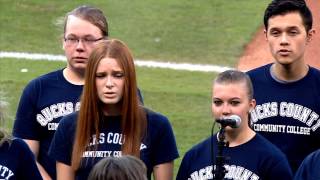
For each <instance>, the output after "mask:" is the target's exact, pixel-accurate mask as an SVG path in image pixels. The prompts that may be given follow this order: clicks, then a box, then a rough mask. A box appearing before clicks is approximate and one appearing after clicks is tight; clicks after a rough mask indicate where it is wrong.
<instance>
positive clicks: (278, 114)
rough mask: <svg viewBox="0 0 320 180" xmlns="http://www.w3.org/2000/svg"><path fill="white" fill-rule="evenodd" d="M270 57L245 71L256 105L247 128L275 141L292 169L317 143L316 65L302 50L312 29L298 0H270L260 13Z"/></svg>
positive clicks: (319, 86) (319, 79)
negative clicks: (262, 64)
mask: <svg viewBox="0 0 320 180" xmlns="http://www.w3.org/2000/svg"><path fill="white" fill-rule="evenodd" d="M264 26H265V31H264V32H265V37H266V40H267V42H268V44H269V47H270V51H271V53H272V56H273V58H274V62H273V63H271V64H267V65H265V66H262V67H259V68H256V69H254V70H251V71H249V72H248V75H249V76H250V78H251V80H252V83H253V88H254V98H255V99H256V101H257V105H256V107H255V108H254V110H253V111H251V125H252V128H253V129H254V130H255V131H256V132H259V133H260V134H261V135H263V136H264V137H266V138H267V139H268V140H269V141H271V142H272V143H273V144H275V145H276V146H278V147H279V148H280V149H281V150H282V151H283V152H284V153H285V154H286V156H287V158H288V160H289V163H290V166H291V168H292V170H293V172H295V171H296V170H297V168H298V167H299V165H300V163H301V162H302V160H303V159H304V158H305V157H306V156H307V155H308V154H310V153H311V152H313V151H315V150H316V149H318V148H320V141H319V138H320V128H319V127H320V120H319V114H320V105H319V102H320V71H319V70H317V69H315V68H313V67H311V66H309V65H307V64H306V62H305V59H304V53H305V50H306V48H307V47H308V44H309V43H310V41H311V40H312V37H313V36H314V34H315V30H314V29H312V14H311V11H310V9H309V8H308V7H307V5H306V3H305V1H304V0H273V1H272V2H271V3H270V4H269V5H268V7H267V9H266V11H265V15H264Z"/></svg>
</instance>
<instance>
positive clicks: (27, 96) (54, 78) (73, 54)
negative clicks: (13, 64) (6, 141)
mask: <svg viewBox="0 0 320 180" xmlns="http://www.w3.org/2000/svg"><path fill="white" fill-rule="evenodd" d="M107 37H108V23H107V19H106V17H105V16H104V14H103V12H102V11H101V10H99V9H97V8H94V7H89V6H80V7H78V8H76V9H74V10H72V11H71V12H69V13H67V15H66V18H65V23H64V38H63V49H64V51H65V55H66V57H67V66H66V68H64V69H60V70H56V71H54V72H51V73H48V74H45V75H42V76H40V77H38V78H35V79H33V80H32V81H31V82H30V83H29V84H28V85H27V86H26V87H25V89H24V91H23V94H22V96H21V99H20V102H19V106H18V110H17V114H16V120H15V122H14V128H13V135H14V136H16V137H19V138H22V139H24V140H25V142H26V143H27V144H28V146H29V147H30V149H31V150H32V152H33V153H34V155H35V157H36V159H37V165H38V168H39V170H40V172H41V175H42V177H43V179H56V164H55V161H54V160H53V159H51V158H50V157H49V156H48V154H47V152H48V149H49V146H50V143H51V140H52V138H53V135H54V133H55V130H56V129H57V127H58V125H59V121H60V119H61V118H62V117H63V116H65V115H68V114H70V113H72V112H74V111H77V110H79V108H80V102H79V101H80V95H81V92H82V88H83V84H84V73H85V68H86V65H87V61H88V58H89V55H90V53H91V52H92V50H93V48H94V47H95V45H96V44H97V43H98V42H99V41H101V40H103V39H107ZM65 143H69V142H65ZM62 145H63V144H62Z"/></svg>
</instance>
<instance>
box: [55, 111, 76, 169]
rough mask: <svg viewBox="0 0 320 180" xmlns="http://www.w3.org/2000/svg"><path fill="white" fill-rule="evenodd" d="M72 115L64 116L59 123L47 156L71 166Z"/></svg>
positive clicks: (73, 128) (73, 127)
mask: <svg viewBox="0 0 320 180" xmlns="http://www.w3.org/2000/svg"><path fill="white" fill-rule="evenodd" d="M74 114H75V113H73V114H71V115H68V116H65V117H63V118H62V120H61V121H60V123H59V126H58V129H57V131H56V132H55V134H54V137H53V139H52V142H51V145H50V149H49V156H50V157H51V158H53V159H55V160H56V161H58V162H61V163H64V164H66V165H69V166H70V165H71V155H72V148H73V138H74V133H75V123H74V121H75V120H76V119H75V118H74Z"/></svg>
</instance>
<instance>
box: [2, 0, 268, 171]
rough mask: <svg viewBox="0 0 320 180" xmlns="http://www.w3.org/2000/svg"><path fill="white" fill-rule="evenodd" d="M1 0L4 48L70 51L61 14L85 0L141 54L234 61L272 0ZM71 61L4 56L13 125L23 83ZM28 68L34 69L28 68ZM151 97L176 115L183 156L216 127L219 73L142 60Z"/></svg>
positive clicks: (143, 82)
mask: <svg viewBox="0 0 320 180" xmlns="http://www.w3.org/2000/svg"><path fill="white" fill-rule="evenodd" d="M87 2H88V1H82V0H78V1H68V0H67V1H66V0H64V1H62V0H55V1H43V0H1V1H0V51H14V52H32V53H49V54H63V51H62V48H61V40H60V39H61V33H62V31H61V29H60V28H61V27H60V26H59V24H60V25H61V20H62V17H63V16H64V14H65V13H66V12H67V11H69V10H71V9H73V8H74V7H76V6H78V5H81V4H90V5H94V6H97V7H100V8H101V9H103V11H104V12H105V14H106V15H107V17H108V20H109V26H110V34H111V37H115V38H119V39H121V40H123V41H124V42H126V43H127V44H128V45H129V47H130V48H131V49H132V51H133V53H134V55H135V57H136V58H139V59H152V60H156V61H157V60H158V61H172V62H188V63H200V64H215V65H226V66H231V67H232V66H234V65H235V64H236V62H237V59H238V57H239V56H240V55H241V52H242V51H243V48H244V45H245V44H246V43H247V42H248V41H249V40H250V39H251V36H252V34H253V33H254V32H255V31H256V29H257V28H258V27H259V26H260V25H261V23H262V15H263V11H264V7H265V6H266V4H267V3H268V2H269V0H259V1H257V0H228V1H222V0H198V1H192V0H158V1H152V0H145V1H143V0H131V1H129V0H121V1H116V0H106V1H99V0H91V1H90V3H87ZM64 66H65V63H64V62H51V61H50V62H49V61H31V60H18V59H7V58H2V59H1V58H0V101H1V102H2V103H3V104H6V106H5V107H6V108H5V112H6V119H8V121H7V124H6V127H7V128H8V130H9V131H10V130H11V128H12V122H13V120H14V116H15V111H16V108H17V103H18V101H19V98H20V95H21V92H22V89H23V88H24V86H25V85H26V84H27V83H28V82H29V81H30V80H31V79H33V78H35V77H37V76H39V75H41V74H44V73H47V72H50V71H52V70H54V69H58V68H63V67H64ZM22 68H26V69H28V72H26V73H22V72H21V69H22ZM137 73H138V81H139V87H140V89H141V90H142V93H143V95H144V98H145V104H146V106H148V107H151V108H152V109H154V110H155V111H158V112H161V113H163V114H165V115H166V116H168V117H169V119H170V121H171V123H172V125H173V129H174V132H175V135H176V139H177V143H178V147H179V153H180V158H179V159H178V160H177V161H176V162H175V173H176V172H177V169H178V167H179V164H180V161H181V158H182V157H183V155H184V153H185V152H186V150H188V149H189V148H191V147H192V145H194V144H196V143H197V142H199V141H200V140H202V139H204V138H206V137H207V136H209V135H210V128H211V124H212V118H211V112H210V108H211V107H210V106H211V105H210V103H211V102H210V96H211V94H210V91H211V81H212V79H213V78H214V77H215V75H216V74H215V73H202V72H189V71H174V70H165V69H155V68H141V67H139V68H137Z"/></svg>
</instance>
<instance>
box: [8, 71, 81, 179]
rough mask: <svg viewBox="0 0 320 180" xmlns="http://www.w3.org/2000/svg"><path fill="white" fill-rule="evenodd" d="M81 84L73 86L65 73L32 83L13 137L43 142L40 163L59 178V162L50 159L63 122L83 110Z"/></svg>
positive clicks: (21, 107) (26, 93)
mask: <svg viewBox="0 0 320 180" xmlns="http://www.w3.org/2000/svg"><path fill="white" fill-rule="evenodd" d="M82 87H83V86H81V85H74V84H71V83H69V82H68V81H67V80H66V79H65V78H64V76H63V72H62V70H57V71H54V72H51V73H49V74H46V75H43V76H40V77H38V78H36V79H34V80H32V81H31V82H30V83H29V84H28V85H27V86H26V87H25V89H24V91H23V94H22V96H21V99H20V103H19V106H18V110H17V114H16V120H15V122H14V128H13V135H14V136H16V137H19V138H21V139H29V140H37V141H39V142H40V149H39V154H38V162H39V163H40V164H41V165H42V166H43V167H44V168H45V170H46V171H47V172H48V173H49V175H50V176H51V177H52V178H53V179H55V177H56V172H55V167H56V166H55V161H54V160H53V159H51V158H50V157H49V156H48V150H49V147H50V143H51V140H52V138H53V135H54V133H55V131H56V129H57V127H58V124H59V121H60V119H61V118H62V117H63V116H65V115H67V114H70V113H72V112H74V111H77V110H79V108H80V103H79V100H80V95H81V91H82Z"/></svg>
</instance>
